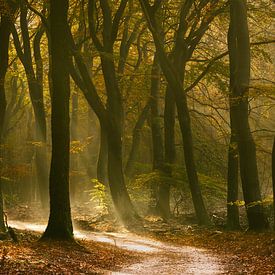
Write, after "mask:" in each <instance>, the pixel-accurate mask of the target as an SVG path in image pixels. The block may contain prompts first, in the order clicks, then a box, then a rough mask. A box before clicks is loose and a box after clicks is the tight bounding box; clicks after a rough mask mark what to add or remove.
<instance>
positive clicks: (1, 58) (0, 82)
mask: <svg viewBox="0 0 275 275" xmlns="http://www.w3.org/2000/svg"><path fill="white" fill-rule="evenodd" d="M3 5H5V4H4V3H3ZM5 8H6V11H5V14H1V17H0V18H1V22H0V162H2V161H3V159H2V158H3V151H4V148H3V147H2V146H3V145H4V141H3V131H4V123H5V113H6V106H7V101H6V91H5V77H6V73H7V69H8V61H9V37H10V29H11V24H12V20H13V10H12V8H11V7H10V6H8V5H7V7H5ZM1 178H2V163H1V167H0V231H5V223H4V212H3V206H4V205H3V204H4V203H3V194H2V179H1Z"/></svg>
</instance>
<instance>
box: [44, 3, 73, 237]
mask: <svg viewBox="0 0 275 275" xmlns="http://www.w3.org/2000/svg"><path fill="white" fill-rule="evenodd" d="M68 2H69V1H68V0H59V1H56V0H51V1H50V23H51V29H50V37H51V53H52V118H51V119H52V161H51V170H50V217H49V221H48V226H47V228H46V231H45V232H44V234H43V236H42V239H58V240H72V238H73V226H72V220H71V209H70V195H69V162H70V160H69V159H70V151H69V150H70V114H69V98H70V78H69V45H68V44H69V43H68V23H67V14H68V6H69V3H68Z"/></svg>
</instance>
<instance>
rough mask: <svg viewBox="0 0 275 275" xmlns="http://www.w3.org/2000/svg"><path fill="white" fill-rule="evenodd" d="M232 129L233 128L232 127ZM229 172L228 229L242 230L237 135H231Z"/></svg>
mask: <svg viewBox="0 0 275 275" xmlns="http://www.w3.org/2000/svg"><path fill="white" fill-rule="evenodd" d="M231 127H232V126H231ZM231 131H233V129H231ZM228 147H229V148H228V171H227V227H228V229H231V230H238V229H240V220H239V207H238V205H237V204H236V202H237V200H238V193H239V192H238V190H239V189H238V177H239V155H238V145H237V140H236V135H235V134H234V133H231V137H230V143H229V146H228Z"/></svg>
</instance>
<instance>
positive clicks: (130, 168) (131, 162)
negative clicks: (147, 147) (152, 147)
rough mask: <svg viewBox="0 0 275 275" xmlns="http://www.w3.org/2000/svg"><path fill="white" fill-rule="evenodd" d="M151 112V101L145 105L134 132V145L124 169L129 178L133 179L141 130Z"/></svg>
mask: <svg viewBox="0 0 275 275" xmlns="http://www.w3.org/2000/svg"><path fill="white" fill-rule="evenodd" d="M149 111H150V101H149V102H148V103H147V104H146V105H145V107H144V108H143V110H142V111H141V113H140V115H139V117H138V119H137V122H136V125H135V127H134V130H133V134H132V136H133V138H132V145H131V149H130V153H129V157H128V160H127V163H126V165H125V169H124V170H125V175H126V176H127V177H128V178H131V177H132V176H133V174H134V169H135V163H136V161H137V155H138V149H139V145H140V141H141V130H142V127H143V125H144V123H145V121H146V119H147V117H148V114H149Z"/></svg>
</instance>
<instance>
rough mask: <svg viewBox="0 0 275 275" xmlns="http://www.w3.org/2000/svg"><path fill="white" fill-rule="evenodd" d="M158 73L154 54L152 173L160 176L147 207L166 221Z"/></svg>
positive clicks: (166, 198) (166, 192) (168, 212)
mask: <svg viewBox="0 0 275 275" xmlns="http://www.w3.org/2000/svg"><path fill="white" fill-rule="evenodd" d="M160 73H161V69H160V66H159V63H158V58H157V55H156V54H155V57H154V61H153V65H152V70H151V102H150V103H151V104H150V105H151V123H150V125H151V132H152V145H153V171H157V172H158V173H159V175H160V181H159V183H158V184H155V183H154V184H153V185H152V186H151V203H150V205H149V213H152V214H156V215H160V216H161V217H162V218H164V219H167V218H168V217H169V216H170V204H169V184H168V183H166V182H164V181H163V179H161V176H162V175H164V172H165V169H164V168H165V167H164V148H163V137H162V135H163V133H162V129H161V124H160V122H161V121H160V110H159V97H160V94H159V93H160Z"/></svg>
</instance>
